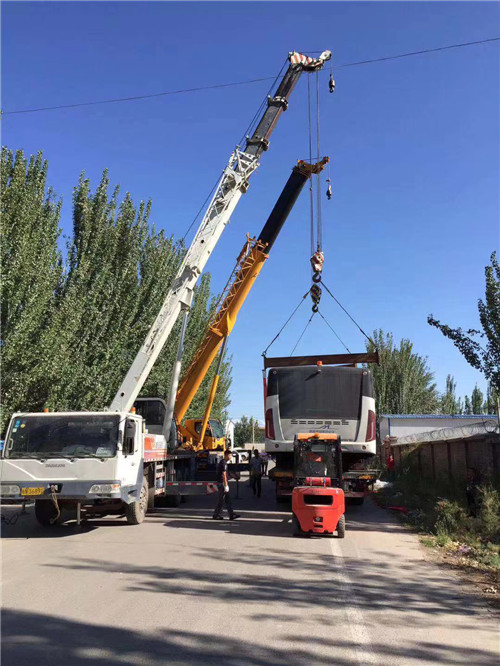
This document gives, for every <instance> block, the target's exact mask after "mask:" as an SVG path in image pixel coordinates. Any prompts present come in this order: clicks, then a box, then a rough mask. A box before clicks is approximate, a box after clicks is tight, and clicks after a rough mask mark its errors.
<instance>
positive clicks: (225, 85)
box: [2, 76, 275, 116]
mask: <svg viewBox="0 0 500 666" xmlns="http://www.w3.org/2000/svg"><path fill="white" fill-rule="evenodd" d="M274 78H275V77H274V76H267V77H264V78H261V79H249V80H248V81H236V82H234V83H217V84H215V85H213V86H199V87H197V88H185V89H184V90H167V91H166V92H159V93H152V94H150V95H134V96H133V97H116V98H114V99H101V100H96V101H94V102H78V103H77V104H59V105H58V106H42V107H40V108H37V109H19V110H17V111H2V115H4V116H7V115H13V114H18V113H37V112H38V111H55V110H56V109H74V108H76V107H79V106H95V105H96V104H112V103H114V102H132V101H135V100H138V99H151V98H153V97H164V96H166V95H183V94H185V93H192V92H198V91H200V90H213V89H214V88H229V87H232V86H243V85H246V84H248V83H258V82H259V81H270V80H271V79H274Z"/></svg>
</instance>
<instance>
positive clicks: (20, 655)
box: [1, 609, 493, 666]
mask: <svg viewBox="0 0 500 666" xmlns="http://www.w3.org/2000/svg"><path fill="white" fill-rule="evenodd" d="M277 643H278V644H280V643H281V644H282V645H283V647H269V646H266V645H262V644H261V643H260V642H259V641H256V640H251V641H245V640H242V639H238V638H233V637H228V636H227V635H214V634H207V633H203V632H201V631H199V632H197V631H196V630H194V631H178V630H177V631H176V630H172V629H164V630H158V631H156V632H155V634H154V635H152V634H151V633H149V634H146V633H141V632H140V631H139V630H135V631H134V630H131V629H129V628H120V627H117V626H116V625H113V626H110V625H108V626H104V625H93V624H88V623H83V622H76V621H73V620H70V619H67V618H62V617H55V616H51V615H43V614H40V613H31V612H22V611H15V610H10V609H5V610H4V611H3V614H2V653H1V656H2V664H3V665H4V666H33V664H37V665H38V666H101V665H102V666H106V665H113V664H138V665H144V666H165V665H166V664H168V665H172V666H174V665H175V666H207V665H209V666H210V665H215V664H216V665H217V666H221V665H223V666H314V665H317V666H359V656H358V654H357V651H356V645H354V644H353V643H352V642H350V641H348V640H346V638H345V637H343V636H335V637H334V638H329V637H327V636H325V637H324V638H323V640H322V641H321V645H320V646H318V642H317V639H312V638H306V637H297V636H296V635H295V634H292V635H290V636H288V635H286V634H285V635H283V636H277ZM318 648H319V649H318ZM371 648H372V650H373V652H375V653H376V654H377V656H378V661H379V663H380V664H384V663H388V661H390V663H394V664H396V663H397V664H401V665H404V664H406V663H407V660H408V659H409V658H411V659H412V660H414V661H415V662H416V663H421V664H422V666H424V665H429V664H440V665H441V666H470V665H471V664H473V665H474V666H492V663H493V662H492V655H491V653H489V652H486V651H483V650H477V649H472V648H470V649H467V648H466V649H462V650H461V651H460V652H457V651H456V650H453V649H450V648H449V647H447V646H446V645H437V644H435V643H426V642H423V643H415V642H411V641H410V642H408V643H406V644H405V645H398V643H397V642H396V641H395V642H394V643H393V644H389V643H384V644H382V643H381V642H376V643H374V644H373V645H372V646H371Z"/></svg>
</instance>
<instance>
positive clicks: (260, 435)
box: [234, 416, 264, 446]
mask: <svg viewBox="0 0 500 666" xmlns="http://www.w3.org/2000/svg"><path fill="white" fill-rule="evenodd" d="M263 441H264V429H263V428H261V427H260V426H259V422H258V421H257V419H255V418H254V417H253V416H250V418H249V417H248V416H242V417H241V419H240V420H239V421H238V423H236V424H235V426H234V444H235V446H243V444H246V443H248V442H254V443H257V442H263Z"/></svg>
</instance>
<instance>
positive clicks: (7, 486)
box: [0, 412, 144, 524]
mask: <svg viewBox="0 0 500 666" xmlns="http://www.w3.org/2000/svg"><path fill="white" fill-rule="evenodd" d="M143 432H144V420H143V419H142V418H141V417H140V416H139V415H137V414H130V413H112V412H44V413H37V412H33V413H16V414H14V415H13V416H12V418H11V421H10V424H9V428H8V430H7V435H6V438H5V446H4V449H3V451H2V458H1V477H0V481H1V486H0V494H1V497H2V499H4V500H17V501H25V500H27V499H30V500H33V499H34V500H35V511H36V514H37V518H38V519H39V521H40V522H41V523H42V524H45V523H46V522H48V521H49V520H51V519H52V518H53V517H54V515H55V513H56V511H59V513H60V510H61V509H62V508H71V507H75V506H76V505H77V504H80V505H81V504H85V505H88V506H89V507H92V509H93V510H94V512H96V513H100V512H102V513H105V512H107V511H105V508H108V509H109V508H113V507H114V509H117V508H118V506H119V505H120V506H121V505H122V503H124V504H125V505H129V504H131V503H133V502H135V501H138V500H139V497H140V494H141V488H142V461H143V458H144V444H143V442H144V437H143ZM54 500H55V501H54ZM56 507H59V508H58V509H56Z"/></svg>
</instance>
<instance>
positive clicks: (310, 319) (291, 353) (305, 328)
mask: <svg viewBox="0 0 500 666" xmlns="http://www.w3.org/2000/svg"><path fill="white" fill-rule="evenodd" d="M315 314H316V311H313V313H312V315H311V316H310V317H309V321H308V322H307V324H306V325H305V327H304V330H303V331H302V333H301V334H300V336H299V339H298V340H297V342H296V343H295V347H294V348H293V349H292V351H291V352H290V356H292V355H293V352H294V351H295V350H296V349H297V346H298V344H299V342H300V341H301V340H302V337H303V335H304V333H305V332H306V331H307V329H308V327H309V324H310V323H311V321H312V318H313V317H314V315H315Z"/></svg>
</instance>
